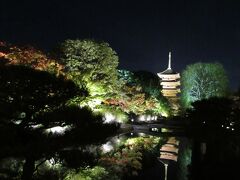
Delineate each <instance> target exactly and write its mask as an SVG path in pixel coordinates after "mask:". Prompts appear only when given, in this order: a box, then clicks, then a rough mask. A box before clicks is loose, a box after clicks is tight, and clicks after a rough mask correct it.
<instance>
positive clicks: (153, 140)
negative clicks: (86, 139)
mask: <svg viewBox="0 0 240 180" xmlns="http://www.w3.org/2000/svg"><path fill="white" fill-rule="evenodd" d="M169 139H177V140H178V141H179V142H180V144H179V152H178V156H179V157H178V161H177V162H174V161H171V162H170V163H169V169H168V179H170V180H171V179H177V178H178V179H179V180H185V179H186V175H187V165H188V164H189V163H190V158H191V157H190V156H191V149H190V148H189V143H190V142H189V141H188V140H187V139H186V138H184V137H181V138H179V137H166V136H161V134H156V135H155V136H153V135H148V134H146V133H141V132H134V131H132V132H128V133H122V134H118V135H116V136H114V137H111V138H108V140H107V141H105V142H104V143H102V144H92V145H87V146H84V147H83V146H78V145H76V146H69V147H65V148H63V149H62V150H61V151H57V152H55V153H54V156H46V157H42V158H40V159H38V160H37V161H36V162H35V169H34V176H33V179H37V180H41V179H63V180H71V179H73V180H75V179H76V180H78V179H80V180H81V179H87V180H91V179H92V180H94V179H109V180H111V179H112V180H117V179H133V180H134V179H138V180H139V179H151V180H154V179H163V178H164V173H165V172H164V165H163V164H161V162H159V161H158V159H157V158H158V157H159V156H160V148H161V147H162V146H163V145H164V144H166V143H167V142H168V141H169ZM24 163H25V160H24V159H23V158H16V157H7V158H3V159H2V160H1V161H0V177H1V179H21V175H22V171H23V165H24ZM9 177H10V178H9Z"/></svg>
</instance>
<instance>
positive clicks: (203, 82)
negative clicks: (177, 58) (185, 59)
mask: <svg viewBox="0 0 240 180" xmlns="http://www.w3.org/2000/svg"><path fill="white" fill-rule="evenodd" d="M181 84H182V93H181V101H182V104H183V107H184V108H188V107H190V105H191V103H192V102H194V101H197V100H202V99H208V98H210V97H214V96H216V97H224V96H226V95H227V91H228V78H227V75H226V72H225V71H224V68H223V66H222V65H221V64H219V63H195V64H192V65H189V66H187V68H186V69H185V70H184V71H183V73H182V78H181Z"/></svg>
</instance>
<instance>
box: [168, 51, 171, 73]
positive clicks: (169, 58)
mask: <svg viewBox="0 0 240 180" xmlns="http://www.w3.org/2000/svg"><path fill="white" fill-rule="evenodd" d="M168 69H171V52H169V54H168Z"/></svg>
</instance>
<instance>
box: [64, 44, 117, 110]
mask: <svg viewBox="0 0 240 180" xmlns="http://www.w3.org/2000/svg"><path fill="white" fill-rule="evenodd" d="M61 53H62V55H61V61H62V63H63V64H64V65H65V71H66V73H67V74H68V76H69V77H70V78H71V79H72V80H73V81H74V82H75V83H76V84H78V85H79V86H83V85H84V86H86V88H87V89H88V91H89V96H88V98H87V99H85V102H83V104H86V105H88V106H90V107H91V108H94V107H95V106H96V105H99V104H101V102H102V101H103V100H104V99H106V98H107V97H111V96H112V95H113V94H114V92H115V91H116V89H117V88H116V87H117V69H116V68H117V66H118V57H117V55H116V52H115V51H114V50H113V49H112V48H111V47H110V46H109V44H107V43H104V42H96V41H93V40H66V41H65V42H64V43H62V46H61ZM96 100H97V101H98V102H96Z"/></svg>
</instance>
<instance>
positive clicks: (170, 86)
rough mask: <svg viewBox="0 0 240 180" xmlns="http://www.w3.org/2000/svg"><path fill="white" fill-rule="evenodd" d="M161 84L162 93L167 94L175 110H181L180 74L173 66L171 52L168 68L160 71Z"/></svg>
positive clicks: (175, 112) (175, 111)
mask: <svg viewBox="0 0 240 180" xmlns="http://www.w3.org/2000/svg"><path fill="white" fill-rule="evenodd" d="M158 76H159V77H160V84H161V86H162V94H163V96H165V97H166V98H167V99H168V100H169V102H170V104H171V107H172V109H173V111H174V114H177V112H178V110H179V96H178V95H179V93H180V92H181V91H180V85H181V84H180V74H179V73H177V72H174V71H173V70H172V68H171V52H169V59H168V68H167V69H166V70H165V71H163V72H160V73H158Z"/></svg>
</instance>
